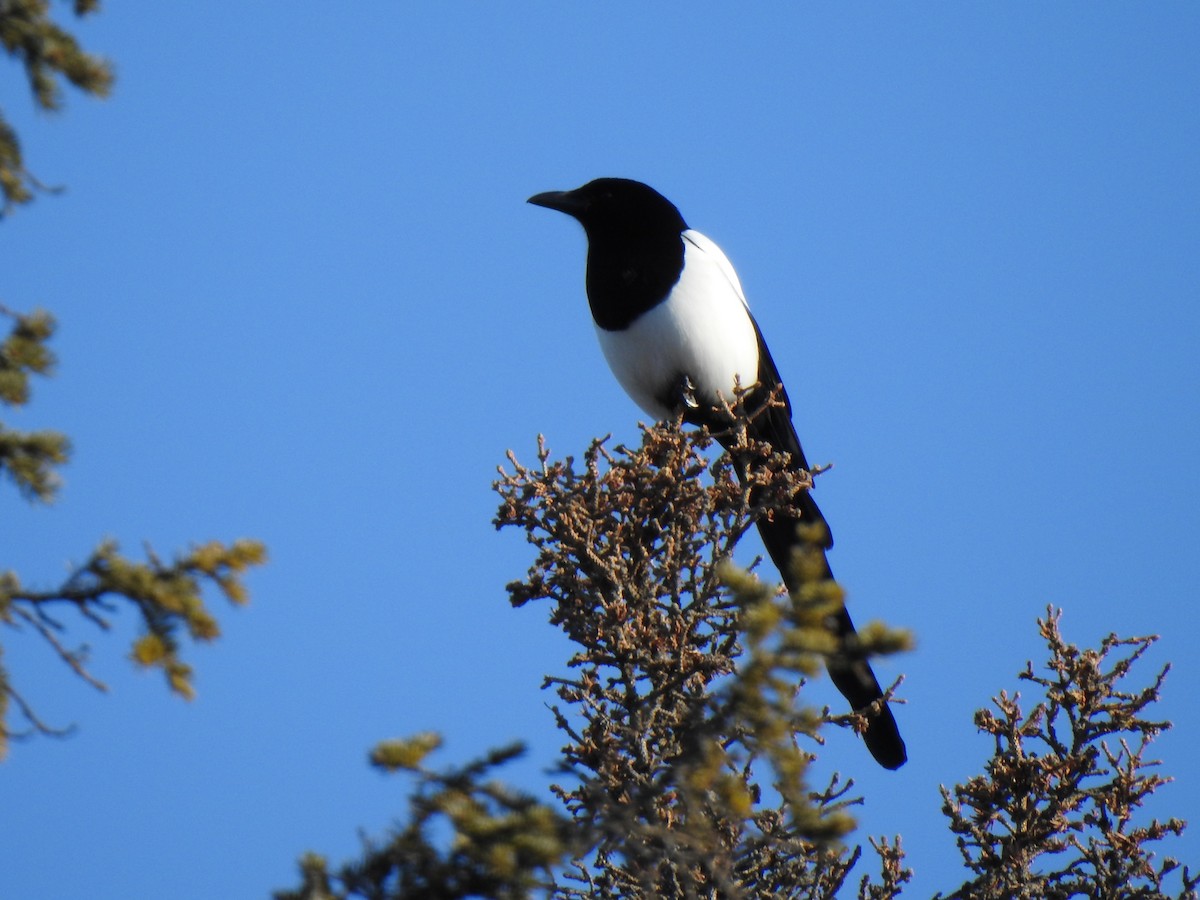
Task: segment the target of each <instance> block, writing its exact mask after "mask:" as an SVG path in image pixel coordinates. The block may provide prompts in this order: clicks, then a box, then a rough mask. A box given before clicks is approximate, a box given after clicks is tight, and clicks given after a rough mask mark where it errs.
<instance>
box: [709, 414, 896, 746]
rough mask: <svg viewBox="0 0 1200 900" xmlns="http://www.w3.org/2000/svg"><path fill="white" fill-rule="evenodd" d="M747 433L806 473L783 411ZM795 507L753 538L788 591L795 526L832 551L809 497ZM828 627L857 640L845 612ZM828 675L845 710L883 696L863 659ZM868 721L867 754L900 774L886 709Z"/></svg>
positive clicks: (839, 664)
mask: <svg viewBox="0 0 1200 900" xmlns="http://www.w3.org/2000/svg"><path fill="white" fill-rule="evenodd" d="M750 430H751V432H757V433H752V434H751V437H752V438H754V439H756V440H760V441H766V442H768V443H769V444H771V446H772V447H775V448H776V449H778V450H786V451H788V452H789V453H790V454H791V458H792V463H793V465H795V466H797V467H798V468H803V469H806V470H807V469H808V461H807V460H806V459H805V458H804V452H803V450H801V449H800V441H799V439H798V438H797V437H796V431H795V428H794V427H793V426H792V421H791V416H790V415H788V411H787V410H786V409H785V408H782V407H779V408H774V409H769V410H763V411H761V412H760V414H759V416H758V417H757V418H756V419H755V421H754V422H753V423H752V426H751V429H750ZM721 443H722V445H723V446H725V449H726V450H730V451H731V453H733V456H734V458H735V460H736V459H737V455H738V454H737V453H736V452H734V451H733V450H732V448H731V447H730V446H729V445H728V444H727V443H726V441H725V440H722V441H721ZM738 470H739V474H743V473H742V467H741V465H739V466H738ZM795 502H796V507H797V509H798V511H799V513H800V515H799V516H798V517H794V516H789V515H782V514H779V513H776V514H775V516H774V518H773V519H771V520H770V521H768V520H767V519H765V518H764V519H759V521H758V532H759V534H761V535H762V540H763V544H764V545H765V546H766V548H767V553H768V554H769V555H770V557H771V561H772V562H773V563H774V564H775V568H777V569H778V570H779V573H780V575H782V576H783V582H784V584H786V585H787V587H788V589H789V590H792V591H794V590H796V589H797V588H798V587H799V583H798V581H797V579H796V578H795V576H794V575H793V573H792V565H791V561H792V551H793V549H794V548H795V547H796V546H797V545H798V544H799V543H800V539H799V538H798V537H797V535H796V526H797V525H800V524H801V523H803V524H805V525H812V524H814V523H821V524H823V525H825V532H826V534H827V535H829V537H828V538H827V540H826V544H825V547H824V548H823V550H828V549H829V548H830V547H832V546H833V538H832V533H831V532H830V531H829V526H828V524H827V523H826V522H825V517H824V516H823V515H822V514H821V510H820V508H819V507H818V506H817V503H816V501H815V500H813V498H812V495H811V494H809V493H808V492H807V491H804V492H802V493H801V494H800V495H799V496H798V497H797V498H796V501H795ZM822 558H823V559H824V560H825V571H826V573H827V575H828V577H829V578H830V579H832V578H833V570H832V569H830V568H829V560H828V559H827V558H826V557H825V554H824V552H823V553H822ZM831 624H832V626H833V628H834V631H835V633H836V634H837V636H838V638H839V639H840V640H841V641H842V643H843V646H845V645H848V644H850V643H851V642H852V639H853V638H854V636H855V635H856V634H857V632H856V631H855V629H854V622H853V621H852V620H851V619H850V614H849V613H848V612H846V608H845V606H844V605H843V606H842V607H841V608H840V609H839V610H838V612H837V614H836V616H835V617H834V620H833V622H832V623H831ZM828 669H829V675H830V677H831V678H832V679H833V683H834V685H835V686H836V687H837V689H838V690H839V691H841V692H842V696H844V697H845V698H846V699H847V700H849V701H850V706H851V707H852V708H853V709H855V710H865V709H866V708H867V707H869V706H870V705H871V704H872V703H874V702H875V701H876V700H878V699H880V698H881V697H882V696H883V690H882V689H881V688H880V686H879V681H878V679H876V677H875V673H874V672H873V671H871V666H870V665H869V664H868V663H867V661H866V660H865V659H862V658H861V657H857V656H855V655H854V654H853V653H846V654H844V655H843V656H839V657H834V658H832V659H830V660H829V663H828ZM868 715H869V716H870V724H869V725H868V726H867V731H866V733H865V734H864V735H863V741H864V742H865V743H866V745H867V749H868V750H869V751H871V755H872V756H873V757H875V760H876V762H878V763H879V764H880V765H881V766H883V767H884V768H886V769H898V768H900V766H902V765H904V763H905V762H906V761H907V760H908V751H907V750H906V749H905V746H904V740H903V739H902V738H901V737H900V729H899V728H898V727H897V725H896V720H895V718H894V717H893V716H892V711H891V709H890V708H889V707H888V705H887V704H882V709H881V710H879V711H878V712H875V713H873V714H871V713H869V714H868Z"/></svg>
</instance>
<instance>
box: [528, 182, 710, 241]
mask: <svg viewBox="0 0 1200 900" xmlns="http://www.w3.org/2000/svg"><path fill="white" fill-rule="evenodd" d="M529 202H530V203H532V204H533V205H534V206H544V207H546V208H547V209H556V210H558V211H559V212H564V213H566V214H567V215H568V216H572V217H574V218H576V219H578V220H579V223H580V224H581V225H582V226H583V228H584V230H585V231H586V232H587V235H588V238H589V239H590V240H595V239H597V238H598V239H600V240H605V239H607V238H612V237H615V236H617V235H622V236H624V237H625V238H626V239H630V238H632V239H635V240H636V239H637V238H639V237H641V236H643V235H647V234H653V235H658V234H662V235H668V234H669V235H672V236H677V235H679V234H680V232H682V231H684V230H686V229H687V223H686V222H684V221H683V216H681V215H680V214H679V210H678V209H676V208H675V204H673V203H672V202H671V201H670V200H668V199H667V198H666V197H664V196H663V195H662V194H660V193H659V192H658V191H656V190H654V188H652V187H650V186H649V185H646V184H642V183H641V182H640V181H631V180H630V179H628V178H597V179H596V180H595V181H589V182H588V183H587V184H585V185H584V186H583V187H580V188H576V189H575V190H573V191H547V192H546V193H544V194H536V195H534V196H532V197H530V198H529Z"/></svg>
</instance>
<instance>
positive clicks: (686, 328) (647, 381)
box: [596, 230, 758, 419]
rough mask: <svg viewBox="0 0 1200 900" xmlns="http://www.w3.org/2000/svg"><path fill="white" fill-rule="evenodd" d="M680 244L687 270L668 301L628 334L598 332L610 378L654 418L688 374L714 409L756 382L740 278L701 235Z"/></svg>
mask: <svg viewBox="0 0 1200 900" xmlns="http://www.w3.org/2000/svg"><path fill="white" fill-rule="evenodd" d="M683 238H684V265H683V272H682V274H681V275H680V276H679V281H677V282H676V283H675V286H674V287H673V288H672V289H671V293H670V294H669V295H668V296H667V299H666V300H664V301H663V302H662V303H660V304H659V305H658V306H656V307H654V309H652V310H650V311H649V312H646V313H644V314H643V315H641V316H639V317H638V319H637V320H636V321H635V322H634V323H633V324H632V325H630V326H629V327H628V328H626V329H625V330H624V331H605V330H604V329H602V328H599V327H597V329H596V332H597V334H598V336H599V338H600V347H601V349H602V350H603V351H604V357H605V359H607V360H608V364H609V367H610V368H611V369H612V370H613V374H614V375H616V377H617V380H618V381H619V382H620V383H621V386H622V387H623V388H625V392H626V393H627V394H629V396H630V397H631V398H633V401H634V402H635V403H637V405H638V406H640V407H641V408H642V409H644V410H645V411H646V412H647V413H649V414H650V415H651V416H653V417H654V418H656V419H665V418H667V417H668V416H670V415H671V413H672V412H673V410H671V409H670V408H669V407H668V406H667V405H666V404H665V403H664V400H666V399H669V398H670V397H671V393H672V391H673V390H675V389H676V388H677V387H678V385H679V383H680V381H681V379H682V378H683V377H684V376H685V375H686V376H687V377H688V378H689V379H690V380H691V382H692V385H693V387H694V388H695V392H696V399H697V400H699V401H700V402H702V403H705V404H709V405H716V404H717V403H719V402H720V399H721V398H722V397H724V398H725V399H727V400H732V399H733V389H734V385H735V384H737V383H740V384H741V385H742V386H743V387H749V386H750V385H752V384H754V383H755V382H756V381H757V380H758V335H757V334H756V333H755V330H754V323H753V321H752V320H751V319H750V313H749V308H748V307H747V305H746V298H745V295H744V294H743V293H742V285H741V282H740V281H738V277H737V273H736V272H735V271H734V269H733V266H732V265H731V264H730V262H729V260H728V258H727V257H726V256H725V254H724V253H722V252H721V248H719V247H718V246H717V245H716V244H714V243H713V242H712V241H710V240H709V239H708V238H706V237H705V236H704V235H702V234H700V233H699V232H696V231H690V230H689V231H685V232H684V233H683Z"/></svg>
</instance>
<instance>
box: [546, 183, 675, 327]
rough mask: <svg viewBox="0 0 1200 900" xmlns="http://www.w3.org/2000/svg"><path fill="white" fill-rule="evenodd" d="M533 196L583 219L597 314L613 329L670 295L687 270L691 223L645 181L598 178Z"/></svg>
mask: <svg viewBox="0 0 1200 900" xmlns="http://www.w3.org/2000/svg"><path fill="white" fill-rule="evenodd" d="M529 202H530V203H533V204H534V205H536V206H544V207H546V208H547V209H557V210H558V211H559V212H564V213H566V214H567V215H569V216H573V217H574V218H576V219H578V220H579V222H580V224H581V225H583V228H584V231H586V232H587V237H588V264H587V294H588V304H589V305H590V306H591V309H592V318H594V319H595V320H596V324H597V325H599V326H600V327H601V328H604V329H607V330H609V331H615V330H620V329H623V328H626V327H628V326H629V324H630V323H631V322H633V321H634V320H635V319H636V318H637V317H638V316H640V315H641V314H642V313H644V312H645V311H646V310H648V309H651V308H653V307H654V306H655V305H656V304H658V303H661V302H662V301H663V300H664V299H666V297H667V294H668V292H669V291H670V290H671V286H672V285H674V284H675V282H677V281H678V280H679V274H680V272H682V271H683V238H682V237H681V234H682V233H683V232H684V231H686V230H687V223H685V222H684V221H683V216H681V215H680V214H679V210H677V209H676V208H675V205H674V204H673V203H671V201H670V200H668V199H667V198H666V197H664V196H663V195H662V194H660V193H659V192H658V191H656V190H654V188H652V187H648V186H647V185H644V184H642V183H641V182H640V181H630V180H629V179H627V178H597V179H596V180H595V181H589V182H588V183H587V184H585V185H584V186H583V187H581V188H576V189H575V190H573V191H548V192H547V193H545V194H537V195H535V196H533V197H530V198H529Z"/></svg>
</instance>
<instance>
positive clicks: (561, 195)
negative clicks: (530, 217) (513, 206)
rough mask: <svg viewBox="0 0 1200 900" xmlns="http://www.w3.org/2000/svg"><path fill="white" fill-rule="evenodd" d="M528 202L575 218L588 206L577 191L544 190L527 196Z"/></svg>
mask: <svg viewBox="0 0 1200 900" xmlns="http://www.w3.org/2000/svg"><path fill="white" fill-rule="evenodd" d="M529 202H530V203H532V204H533V205H534V206H544V207H546V209H556V210H558V211H559V212H561V213H566V214H567V215H568V216H573V217H575V218H576V219H578V218H579V217H580V216H581V215H583V213H585V212H586V211H587V207H588V203H587V201H586V200H584V199H583V198H581V197H580V196H579V193H578V192H577V191H546V192H545V193H544V194H534V195H533V196H532V197H530V198H529Z"/></svg>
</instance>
